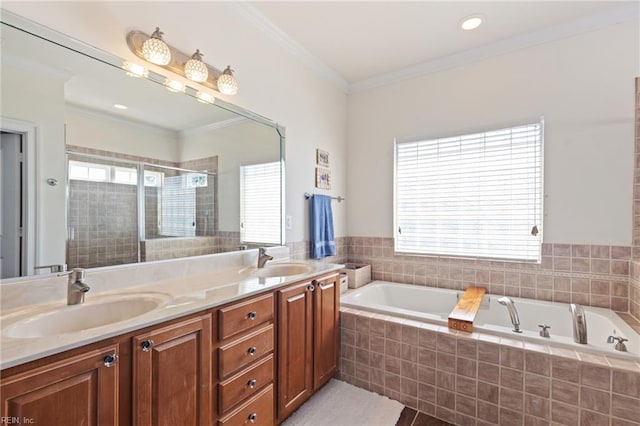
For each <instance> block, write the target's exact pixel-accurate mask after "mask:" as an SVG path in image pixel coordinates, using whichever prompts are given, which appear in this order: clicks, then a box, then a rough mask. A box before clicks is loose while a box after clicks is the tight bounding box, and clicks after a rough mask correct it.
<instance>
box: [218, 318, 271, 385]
mask: <svg viewBox="0 0 640 426" xmlns="http://www.w3.org/2000/svg"><path fill="white" fill-rule="evenodd" d="M219 351H220V357H219V365H220V378H224V377H227V376H228V375H229V374H231V373H233V372H235V371H238V370H239V369H241V368H242V367H244V366H245V365H248V364H249V363H251V362H253V361H255V360H256V359H258V358H260V357H262V356H263V355H265V354H268V353H269V352H271V351H273V324H269V325H268V326H266V327H262V328H261V329H259V330H256V331H254V332H253V333H251V334H248V335H246V336H244V337H243V338H241V339H238V340H234V341H233V342H231V343H229V344H226V345H224V346H222V347H221V348H220V349H219Z"/></svg>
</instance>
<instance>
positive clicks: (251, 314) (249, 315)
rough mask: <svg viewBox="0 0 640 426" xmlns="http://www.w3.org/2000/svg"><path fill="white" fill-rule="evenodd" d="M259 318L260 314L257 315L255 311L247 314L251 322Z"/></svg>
mask: <svg viewBox="0 0 640 426" xmlns="http://www.w3.org/2000/svg"><path fill="white" fill-rule="evenodd" d="M257 316H258V314H256V312H255V311H251V312H249V313H248V314H247V318H249V319H250V320H254V319H256V317H257Z"/></svg>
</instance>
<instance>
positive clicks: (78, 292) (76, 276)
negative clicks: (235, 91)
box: [67, 268, 91, 305]
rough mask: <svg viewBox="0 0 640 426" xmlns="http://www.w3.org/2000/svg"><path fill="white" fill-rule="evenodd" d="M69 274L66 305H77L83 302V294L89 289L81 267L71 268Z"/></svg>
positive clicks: (84, 272)
mask: <svg viewBox="0 0 640 426" xmlns="http://www.w3.org/2000/svg"><path fill="white" fill-rule="evenodd" d="M68 275H69V283H68V285H67V305H79V304H82V303H84V294H85V293H86V292H88V291H89V290H91V287H89V286H88V285H87V284H86V283H85V282H84V280H85V276H86V271H85V270H84V269H82V268H73V269H72V270H71V272H69V273H68Z"/></svg>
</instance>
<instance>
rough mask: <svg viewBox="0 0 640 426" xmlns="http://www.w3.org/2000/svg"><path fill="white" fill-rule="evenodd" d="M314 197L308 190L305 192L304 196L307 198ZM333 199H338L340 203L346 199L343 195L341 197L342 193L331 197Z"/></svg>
mask: <svg viewBox="0 0 640 426" xmlns="http://www.w3.org/2000/svg"><path fill="white" fill-rule="evenodd" d="M311 197H313V194H309V193H308V192H305V193H304V198H305V199H307V200H308V199H309V198H311ZM331 199H332V200H338V202H339V203H341V202H342V201H345V199H344V198H343V197H341V196H340V195H338V196H337V197H331Z"/></svg>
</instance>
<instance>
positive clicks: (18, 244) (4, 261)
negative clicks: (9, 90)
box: [0, 132, 27, 278]
mask: <svg viewBox="0 0 640 426" xmlns="http://www.w3.org/2000/svg"><path fill="white" fill-rule="evenodd" d="M22 150H23V146H22V136H21V135H19V134H16V133H7V132H2V133H1V134H0V192H1V202H0V205H1V206H2V207H1V208H0V278H12V277H20V276H23V275H26V272H27V271H26V270H25V262H26V251H25V249H26V247H25V243H24V241H23V238H22V235H23V229H22V227H23V214H24V202H23V200H24V167H23V163H22V161H23V157H22Z"/></svg>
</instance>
